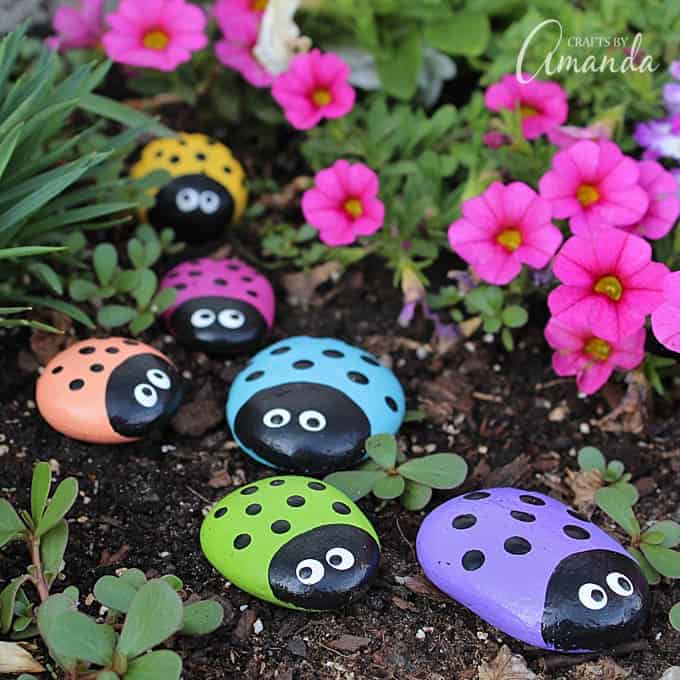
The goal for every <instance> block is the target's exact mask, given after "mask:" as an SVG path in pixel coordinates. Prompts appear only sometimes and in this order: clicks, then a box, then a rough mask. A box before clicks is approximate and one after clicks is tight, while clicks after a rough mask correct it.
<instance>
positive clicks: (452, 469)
mask: <svg viewBox="0 0 680 680" xmlns="http://www.w3.org/2000/svg"><path fill="white" fill-rule="evenodd" d="M366 453H367V454H368V457H369V460H368V461H367V462H366V463H364V464H363V465H361V466H360V467H359V468H358V469H357V470H347V471H345V472H333V473H331V474H330V475H328V476H327V477H326V481H327V482H328V483H329V484H333V486H336V487H337V488H338V489H341V490H342V491H344V492H345V493H346V494H347V495H348V496H349V497H350V498H352V499H353V500H358V499H359V498H362V497H363V496H367V495H368V494H369V493H371V492H373V495H374V496H376V497H377V498H380V499H381V500H384V501H387V500H392V499H394V498H399V499H400V500H401V504H402V505H403V506H404V507H405V508H406V509H407V510H422V509H423V508H424V507H425V506H426V505H427V504H428V503H429V502H430V498H431V497H432V489H455V488H456V487H457V486H460V485H461V484H462V483H463V482H464V481H465V477H466V476H467V463H466V462H465V460H463V458H461V457H460V456H458V455H456V454H455V453H433V454H431V455H429V456H423V457H422V458H412V459H410V460H406V457H405V456H404V454H403V453H402V452H401V451H399V447H398V445H397V440H396V438H395V437H394V435H391V434H377V435H373V436H372V437H369V438H368V439H367V440H366Z"/></svg>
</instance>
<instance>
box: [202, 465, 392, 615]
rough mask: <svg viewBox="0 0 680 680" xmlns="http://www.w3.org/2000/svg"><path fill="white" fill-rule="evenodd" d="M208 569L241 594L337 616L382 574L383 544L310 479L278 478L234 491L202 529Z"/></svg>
mask: <svg viewBox="0 0 680 680" xmlns="http://www.w3.org/2000/svg"><path fill="white" fill-rule="evenodd" d="M201 548H202V549H203V552H204V553H205V555H206V557H207V558H208V560H209V561H210V563H211V564H212V565H213V566H214V567H215V569H217V570H218V571H219V572H220V573H221V574H222V575H223V576H224V577H225V578H226V579H227V580H229V581H231V582H232V583H233V584H234V585H236V586H238V587H239V588H240V589H241V590H244V591H245V592H247V593H250V594H251V595H253V596H255V597H257V598H259V599H261V600H266V601H267V602H273V603H274V604H278V605H280V606H282V607H289V608H291V609H306V610H311V611H319V610H325V609H338V608H339V607H343V606H344V605H346V604H349V603H350V602H352V601H353V600H355V599H356V598H357V597H359V596H360V595H361V594H362V593H363V592H364V591H365V590H366V589H367V588H368V587H369V585H370V583H371V581H372V580H373V578H374V577H375V575H376V573H377V570H378V563H379V561H380V543H379V540H378V535H377V534H376V532H375V529H374V528H373V526H372V525H371V523H370V522H369V521H368V519H367V518H366V516H365V515H364V514H363V512H361V510H360V509H359V508H358V507H357V506H356V505H355V504H354V503H353V502H352V501H351V500H350V499H349V498H348V497H347V496H346V495H345V494H344V493H342V492H341V491H338V489H336V488H335V487H333V486H330V485H329V484H326V483H324V482H319V481H317V480H315V479H310V478H308V477H297V476H287V475H285V476H284V475H282V476H277V477H269V478H267V479H262V480H260V481H258V482H255V483H254V484H248V485H247V486H244V487H241V488H239V489H236V490H235V491H232V492H231V493H230V494H228V495H227V496H225V497H224V498H223V499H222V500H221V501H219V502H218V503H217V504H215V506H214V507H213V508H212V509H211V510H210V513H209V514H208V516H207V517H206V518H205V520H204V522H203V526H202V527H201Z"/></svg>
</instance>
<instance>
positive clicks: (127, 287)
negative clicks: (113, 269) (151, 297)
mask: <svg viewBox="0 0 680 680" xmlns="http://www.w3.org/2000/svg"><path fill="white" fill-rule="evenodd" d="M138 285H139V272H138V271H136V270H134V269H129V270H126V271H122V272H119V273H118V275H117V276H116V278H115V279H114V281H113V287H114V288H115V289H116V290H117V291H118V292H120V293H129V292H130V291H132V290H134V289H135V288H136V287H137V286H138Z"/></svg>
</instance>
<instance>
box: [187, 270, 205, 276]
mask: <svg viewBox="0 0 680 680" xmlns="http://www.w3.org/2000/svg"><path fill="white" fill-rule="evenodd" d="M201 274H203V272H200V271H198V270H194V271H192V272H189V276H201Z"/></svg>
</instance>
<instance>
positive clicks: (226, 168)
mask: <svg viewBox="0 0 680 680" xmlns="http://www.w3.org/2000/svg"><path fill="white" fill-rule="evenodd" d="M224 172H226V173H227V174H228V175H231V167H230V166H229V165H225V166H224Z"/></svg>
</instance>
